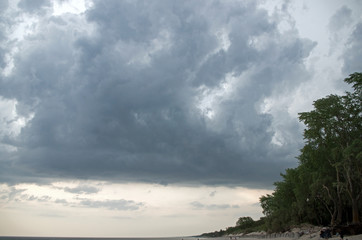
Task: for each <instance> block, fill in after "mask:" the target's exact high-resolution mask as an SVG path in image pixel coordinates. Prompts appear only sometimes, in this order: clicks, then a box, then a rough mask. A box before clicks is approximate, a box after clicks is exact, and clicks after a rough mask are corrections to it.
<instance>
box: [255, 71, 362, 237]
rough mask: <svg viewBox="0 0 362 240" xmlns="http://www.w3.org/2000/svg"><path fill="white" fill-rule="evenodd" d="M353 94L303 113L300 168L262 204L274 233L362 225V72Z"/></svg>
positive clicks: (355, 76) (357, 75) (351, 78)
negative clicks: (298, 227)
mask: <svg viewBox="0 0 362 240" xmlns="http://www.w3.org/2000/svg"><path fill="white" fill-rule="evenodd" d="M345 82H347V83H349V84H351V85H352V88H353V90H354V91H353V92H346V94H345V95H343V96H338V95H329V96H327V97H325V98H322V99H319V100H317V101H315V102H314V104H313V106H314V109H313V110H312V111H310V112H303V113H300V114H299V119H300V121H302V122H303V123H304V124H305V126H306V128H305V130H304V139H305V146H304V147H303V148H302V149H301V153H300V155H299V157H298V159H299V166H298V167H297V168H295V169H287V170H286V173H285V174H282V177H283V180H282V181H281V182H276V183H275V191H274V192H273V193H272V194H271V195H266V196H262V197H261V198H260V203H261V206H262V208H263V213H264V214H265V216H266V219H265V225H266V227H267V228H268V229H269V230H271V231H274V232H275V231H285V230H287V229H288V227H289V226H290V225H293V224H301V223H305V222H307V223H312V224H318V225H332V226H335V225H338V224H345V223H353V224H359V223H360V215H361V212H362V204H361V202H362V201H361V198H362V193H361V191H362V181H361V179H362V73H354V74H351V75H350V76H349V78H346V79H345Z"/></svg>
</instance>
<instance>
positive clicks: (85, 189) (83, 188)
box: [64, 185, 99, 194]
mask: <svg viewBox="0 0 362 240" xmlns="http://www.w3.org/2000/svg"><path fill="white" fill-rule="evenodd" d="M64 191H66V192H70V193H77V194H92V193H97V192H99V189H98V188H96V187H92V186H87V185H80V186H77V187H74V188H70V187H65V188H64Z"/></svg>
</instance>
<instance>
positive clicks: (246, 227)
mask: <svg viewBox="0 0 362 240" xmlns="http://www.w3.org/2000/svg"><path fill="white" fill-rule="evenodd" d="M259 231H265V219H264V218H260V219H259V220H257V221H254V220H253V219H252V218H251V217H240V218H239V219H238V221H237V222H236V225H235V227H228V228H227V229H226V230H220V231H215V232H211V233H204V234H202V235H201V237H221V236H224V235H229V234H241V233H242V234H247V233H251V232H259Z"/></svg>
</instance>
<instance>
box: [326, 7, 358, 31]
mask: <svg viewBox="0 0 362 240" xmlns="http://www.w3.org/2000/svg"><path fill="white" fill-rule="evenodd" d="M351 21H352V10H351V9H350V8H349V7H347V6H343V7H341V8H340V9H339V10H338V11H337V12H336V13H335V14H334V15H333V16H332V18H331V19H330V22H329V29H330V30H331V31H332V32H336V31H339V30H340V29H342V28H343V27H345V26H348V25H349V23H350V22H351Z"/></svg>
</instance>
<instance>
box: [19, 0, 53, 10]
mask: <svg viewBox="0 0 362 240" xmlns="http://www.w3.org/2000/svg"><path fill="white" fill-rule="evenodd" d="M51 3H52V2H51V1H47V0H32V1H27V0H21V1H19V3H18V7H19V8H20V9H21V10H23V11H25V12H29V13H44V12H45V9H44V8H46V7H50V6H51Z"/></svg>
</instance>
